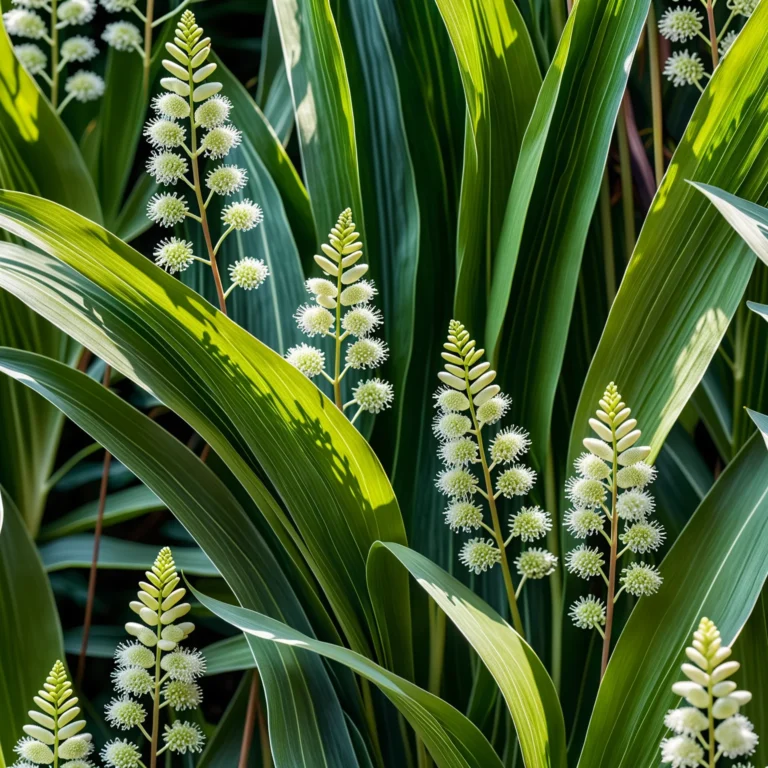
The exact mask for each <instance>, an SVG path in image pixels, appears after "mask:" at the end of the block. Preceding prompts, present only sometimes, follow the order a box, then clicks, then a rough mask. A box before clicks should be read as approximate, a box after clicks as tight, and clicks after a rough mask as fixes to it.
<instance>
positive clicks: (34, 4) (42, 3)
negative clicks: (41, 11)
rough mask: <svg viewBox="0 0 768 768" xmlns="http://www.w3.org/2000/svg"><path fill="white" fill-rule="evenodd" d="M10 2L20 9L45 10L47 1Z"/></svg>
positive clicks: (25, 0)
mask: <svg viewBox="0 0 768 768" xmlns="http://www.w3.org/2000/svg"><path fill="white" fill-rule="evenodd" d="M12 2H13V4H14V5H20V6H21V7H22V8H47V7H48V2H49V0H12Z"/></svg>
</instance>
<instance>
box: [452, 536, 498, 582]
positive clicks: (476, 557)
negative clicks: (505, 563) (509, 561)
mask: <svg viewBox="0 0 768 768" xmlns="http://www.w3.org/2000/svg"><path fill="white" fill-rule="evenodd" d="M459 560H460V561H461V562H462V563H463V564H464V565H466V566H467V568H469V570H470V571H472V572H473V573H475V574H480V573H484V572H485V571H487V570H488V569H489V568H493V566H494V565H496V563H498V562H500V561H501V553H500V552H499V550H498V549H497V547H496V546H495V545H494V543H493V541H492V540H491V539H487V540H486V539H470V540H469V541H467V542H466V543H465V544H464V546H463V547H462V548H461V551H460V552H459Z"/></svg>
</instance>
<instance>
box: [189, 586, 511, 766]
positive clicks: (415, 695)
mask: <svg viewBox="0 0 768 768" xmlns="http://www.w3.org/2000/svg"><path fill="white" fill-rule="evenodd" d="M191 590H192V592H193V594H194V595H195V597H197V599H198V600H199V601H200V602H201V603H202V604H203V606H205V607H206V608H208V609H209V610H210V611H212V612H213V613H215V614H216V615H217V616H218V617H219V618H220V619H223V620H224V621H226V622H227V623H229V624H231V625H232V626H234V627H237V628H238V629H240V630H242V631H243V632H245V633H246V634H247V635H249V636H251V637H253V638H258V640H256V641H255V642H256V643H265V642H266V643H276V644H279V645H289V646H290V647H292V648H303V649H306V650H308V651H311V652H313V653H316V654H319V655H321V656H323V657H325V658H327V659H330V660H331V661H336V662H338V663H340V664H343V665H345V666H347V667H349V668H350V669H352V670H353V671H354V672H356V673H357V674H358V675H360V676H362V677H364V678H365V679H366V680H370V681H371V682H372V683H374V685H376V686H377V687H378V688H379V689H380V690H381V692H382V693H383V694H384V695H385V696H386V697H387V698H388V699H389V700H390V701H391V702H392V703H393V704H394V705H395V706H396V707H397V708H398V709H399V710H400V712H401V713H402V714H403V716H404V717H405V718H406V719H407V720H408V722H409V723H410V724H411V726H412V727H413V728H414V730H415V731H416V733H417V734H418V735H419V737H420V738H421V739H422V740H423V741H424V743H425V745H426V746H427V749H428V750H429V752H430V754H431V755H432V758H433V759H434V760H435V762H436V763H437V765H438V766H444V767H445V768H460V767H461V766H476V768H492V767H493V766H497V767H498V768H501V765H502V763H501V761H500V760H499V758H498V757H497V756H496V753H495V752H494V751H493V748H492V747H491V745H490V744H489V743H488V741H487V740H486V738H485V737H484V736H483V734H482V733H481V732H480V731H479V730H478V729H477V728H476V727H475V726H474V725H473V724H472V723H471V722H470V721H469V720H467V718H466V717H464V715H462V714H461V713H460V712H459V711H458V710H457V709H454V708H453V707H452V706H451V705H450V704H447V703H446V702H444V701H442V700H441V699H439V698H438V697H437V696H433V695H432V694H431V693H428V692H427V691H425V690H423V689H421V688H419V687H418V686H416V685H414V684H413V683H411V682H409V681H408V680H405V679H404V678H401V677H398V676H397V675H395V674H393V673H392V672H389V671H388V670H386V669H385V668H384V667H380V666H379V665H378V664H376V663H374V662H372V661H370V660H369V659H367V658H366V657H365V656H362V655H360V654H359V653H355V652H354V651H350V650H348V649H347V648H342V647H340V646H338V645H332V644H331V643H323V642H320V641H318V640H313V639H312V638H311V637H308V636H307V635H305V634H303V633H301V632H298V631H297V630H295V629H292V628H291V627H289V626H287V625H285V624H282V623H280V622H279V621H275V620H274V619H270V618H269V617H268V616H263V615H261V614H259V613H256V612H254V611H249V610H247V609H245V608H240V607H237V606H233V605H229V604H227V603H222V602H220V601H219V600H214V599H213V598H210V597H207V596H206V595H204V594H202V593H201V592H198V591H197V590H196V589H194V587H191Z"/></svg>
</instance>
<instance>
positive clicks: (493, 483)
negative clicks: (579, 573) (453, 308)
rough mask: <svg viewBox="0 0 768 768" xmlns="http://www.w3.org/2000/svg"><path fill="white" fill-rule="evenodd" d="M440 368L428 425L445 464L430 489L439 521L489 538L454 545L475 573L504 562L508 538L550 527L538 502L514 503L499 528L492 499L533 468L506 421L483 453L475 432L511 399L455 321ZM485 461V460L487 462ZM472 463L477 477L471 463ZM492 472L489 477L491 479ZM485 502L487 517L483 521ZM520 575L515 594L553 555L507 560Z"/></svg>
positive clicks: (520, 488)
mask: <svg viewBox="0 0 768 768" xmlns="http://www.w3.org/2000/svg"><path fill="white" fill-rule="evenodd" d="M443 346H444V348H445V351H444V352H442V357H443V359H444V360H445V369H444V370H442V371H440V372H439V373H438V378H439V379H440V381H441V382H442V383H443V386H442V387H441V388H440V389H438V390H437V392H436V393H435V408H436V410H437V414H436V416H435V419H434V423H433V429H434V432H435V435H436V437H437V439H438V440H439V443H440V447H439V449H438V455H439V457H440V459H441V461H442V462H443V464H444V465H445V468H444V469H443V470H442V471H441V472H440V473H439V474H438V476H437V480H436V485H437V488H438V490H439V491H440V492H441V493H442V494H444V495H445V496H447V497H448V499H449V502H448V507H447V509H446V510H445V522H446V524H447V525H448V526H449V527H450V529H451V530H452V531H454V532H459V531H462V532H467V533H468V532H471V531H479V530H481V529H483V530H485V531H487V532H488V533H489V534H490V535H491V538H489V539H487V538H485V537H484V536H481V537H477V538H472V539H469V541H467V542H466V543H465V544H464V546H463V547H462V548H461V551H460V554H459V559H460V560H461V562H462V563H463V564H464V565H466V566H467V568H469V570H470V571H472V572H473V573H475V574H480V573H483V572H484V571H487V570H489V569H491V568H493V567H494V566H495V565H496V564H497V563H501V564H502V567H505V566H506V562H507V560H506V549H507V547H509V545H510V544H511V543H512V541H513V540H514V539H518V540H519V541H520V542H521V543H523V544H527V543H529V542H533V541H536V540H538V539H540V538H542V537H544V536H546V535H547V532H548V531H549V530H550V529H551V528H552V520H551V517H550V514H549V513H548V512H545V511H544V510H542V509H541V508H539V507H538V506H528V507H522V508H521V509H520V510H519V511H518V512H516V513H515V514H513V515H512V516H511V517H510V518H509V521H508V525H507V531H506V532H503V531H502V530H501V526H500V523H499V516H498V512H497V509H496V501H497V499H498V498H499V497H502V496H503V497H504V498H506V499H512V498H518V497H523V496H526V495H527V494H528V493H530V491H531V489H532V488H533V485H534V483H535V482H536V472H534V470H533V469H531V468H530V467H528V466H526V465H525V464H524V463H522V461H521V459H522V458H523V457H524V456H525V454H526V453H527V452H528V449H529V448H530V445H531V441H530V438H529V436H528V433H527V432H526V431H525V430H523V429H520V428H519V427H514V426H509V427H506V428H504V429H501V430H498V429H497V430H495V435H494V436H493V438H492V439H491V440H490V443H489V446H488V454H487V455H486V448H485V445H484V443H483V430H484V429H487V428H490V427H495V426H496V425H498V424H499V423H500V422H501V420H502V419H503V418H504V416H505V415H506V414H507V412H508V410H509V407H510V404H511V401H510V399H509V397H507V395H505V394H503V393H502V392H501V388H500V387H499V385H498V384H496V383H494V382H495V379H496V371H493V370H491V365H490V363H488V362H483V355H484V350H482V349H477V345H476V343H475V341H474V340H473V339H471V338H470V337H469V332H468V331H467V330H466V329H465V328H464V326H463V325H462V324H461V323H459V322H457V321H456V320H451V322H450V324H449V326H448V340H447V342H446V343H445V344H444V345H443ZM489 458H490V462H489ZM472 466H478V467H479V468H480V469H481V472H482V480H483V484H482V485H483V486H484V487H481V482H480V478H478V477H477V475H476V474H475V473H474V472H472V470H471V467H472ZM494 474H495V478H494ZM477 496H480V497H482V498H484V499H485V502H486V504H487V505H488V507H489V511H490V514H491V524H490V525H489V524H488V523H487V522H486V519H485V515H486V509H485V505H483V504H482V503H477V501H476V497H477ZM515 566H516V569H517V573H518V575H519V577H520V581H519V583H518V587H517V590H516V596H517V595H519V593H520V590H521V588H522V586H523V584H524V583H525V582H526V581H527V580H528V579H543V578H544V577H545V576H549V575H550V574H551V573H552V572H553V571H554V570H555V568H556V566H557V558H556V557H555V556H554V555H553V554H552V553H551V552H548V551H547V550H546V549H541V548H539V547H529V548H527V549H523V550H522V552H521V553H520V554H519V556H518V557H517V559H516V560H515Z"/></svg>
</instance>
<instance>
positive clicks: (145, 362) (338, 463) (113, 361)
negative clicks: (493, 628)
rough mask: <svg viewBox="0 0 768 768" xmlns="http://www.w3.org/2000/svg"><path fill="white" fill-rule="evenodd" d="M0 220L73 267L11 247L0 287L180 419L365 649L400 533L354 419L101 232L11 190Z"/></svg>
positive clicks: (0, 266) (3, 198)
mask: <svg viewBox="0 0 768 768" xmlns="http://www.w3.org/2000/svg"><path fill="white" fill-rule="evenodd" d="M0 225H2V226H4V227H6V228H8V229H9V230H11V231H13V232H14V233H16V234H18V235H20V236H23V237H25V238H28V239H29V241H30V242H32V243H34V244H36V245H38V246H39V247H40V248H42V249H43V250H45V251H46V252H50V253H51V254H53V255H54V256H55V257H56V258H58V259H60V260H61V261H63V262H64V263H65V264H68V265H69V266H70V267H72V269H64V268H63V267H62V266H61V265H57V264H56V263H55V262H52V261H51V258H50V257H47V256H44V255H35V254H32V253H30V252H28V251H26V252H25V253H24V254H23V256H21V255H20V254H19V253H18V251H16V250H12V249H3V250H2V257H0V285H2V287H6V288H8V289H11V290H12V291H13V292H16V291H18V292H19V293H21V294H24V298H25V300H26V301H27V302H29V303H31V304H33V305H34V308H35V310H36V311H39V312H41V313H42V314H44V315H48V313H49V312H50V311H51V310H53V311H54V312H55V316H56V322H58V323H59V324H60V325H61V326H62V327H63V328H64V330H66V331H67V332H69V333H70V334H71V335H73V336H74V337H75V338H77V339H78V340H87V344H88V346H89V347H90V348H92V349H93V351H94V353H95V354H97V355H98V356H99V357H100V358H101V359H102V360H105V361H106V362H108V363H109V364H110V365H112V367H113V368H114V369H115V370H117V371H121V372H122V373H124V374H125V375H126V376H128V378H130V379H132V380H133V381H135V382H136V383H138V384H140V385H141V386H143V387H144V388H145V389H147V390H148V391H150V392H151V393H152V394H153V395H154V396H155V397H157V398H158V400H160V401H161V402H163V403H165V404H166V405H168V407H169V408H171V409H172V410H174V411H175V412H176V413H177V414H178V415H179V416H180V417H181V418H183V419H185V420H186V421H187V422H188V423H189V424H190V425H191V426H192V427H193V428H194V429H195V430H196V431H197V432H198V433H199V434H200V435H201V437H202V438H203V439H204V440H205V441H206V442H207V443H208V444H210V445H211V448H212V449H213V450H214V451H215V452H216V453H217V454H218V455H219V456H220V457H221V458H222V459H223V460H224V461H225V462H226V463H227V464H228V466H229V469H230V470H231V471H232V472H233V473H234V474H235V476H236V477H237V479H238V480H239V481H240V483H242V484H243V486H244V487H245V488H246V490H247V491H248V493H249V494H250V495H251V496H252V498H253V499H254V501H255V502H256V504H257V505H258V506H259V508H260V510H261V512H262V514H264V515H265V517H267V519H268V520H269V522H270V525H272V527H273V529H274V531H275V534H276V535H277V536H278V537H280V538H281V541H282V542H283V543H284V546H286V547H291V546H293V547H294V548H297V549H299V550H301V552H302V554H303V556H304V557H305V558H306V560H307V563H308V565H309V567H310V568H311V570H312V571H313V573H314V574H315V576H316V578H317V579H318V580H319V582H320V584H321V586H322V589H323V591H324V592H325V594H326V597H327V599H328V600H329V602H330V604H331V606H332V607H333V610H334V612H335V613H336V615H337V618H338V620H339V622H340V624H341V626H342V627H343V629H344V632H345V634H346V635H347V637H348V639H349V642H350V644H351V645H352V647H355V648H361V649H365V650H368V648H369V643H370V638H371V635H373V636H374V637H375V634H374V633H375V621H374V618H373V615H372V609H371V606H370V600H369V598H368V596H367V594H366V593H365V590H364V588H363V585H364V583H365V557H366V556H367V552H368V549H369V548H370V545H371V544H372V543H373V542H374V541H376V540H378V539H385V540H391V541H395V542H403V541H404V539H405V535H404V530H403V523H402V518H401V517H400V513H399V510H398V507H397V502H396V500H395V498H394V494H393V492H392V488H391V486H390V485H389V481H388V480H387V477H386V475H385V474H384V472H383V470H382V468H381V465H380V464H379V462H378V460H377V459H376V457H375V455H374V454H373V452H372V451H371V449H370V446H369V445H368V444H367V443H366V442H365V440H364V439H363V438H362V437H361V436H360V434H359V433H358V432H357V430H355V429H354V427H352V426H351V425H350V424H349V422H348V420H347V419H346V417H344V416H343V415H342V414H341V413H340V412H339V411H338V409H336V408H335V407H334V406H333V405H332V403H331V402H330V401H329V400H327V399H326V398H325V397H324V396H323V395H321V394H320V392H319V390H318V389H317V388H316V387H315V386H314V384H312V383H311V382H310V381H308V380H307V379H306V377H304V376H303V375H302V374H300V373H299V372H298V371H297V370H296V369H295V368H294V367H293V366H291V365H289V364H288V363H286V362H285V361H284V360H283V359H282V358H280V357H279V356H278V355H276V354H275V353H274V352H272V351H271V350H269V349H268V348H267V347H265V346H264V345H263V344H261V343H260V342H259V341H258V340H256V339H255V338H254V337H252V336H251V335H250V334H248V333H247V332H246V331H244V330H243V329H242V328H240V327H238V326H237V325H235V324H234V323H233V322H232V321H231V320H229V319H228V318H227V317H225V316H223V315H222V314H221V313H220V312H218V310H216V309H215V308H214V307H212V306H211V305H210V304H208V302H206V301H205V300H204V299H202V298H201V297H200V296H198V295H197V294H195V293H194V292H192V291H190V290H189V289H188V288H187V287H186V286H184V285H182V284H181V283H179V281H177V280H175V279H174V278H172V277H171V276H169V275H167V274H165V273H164V272H163V271H162V270H160V269H158V268H157V267H156V266H154V265H153V264H152V263H151V262H150V261H149V260H148V259H146V258H144V257H143V256H142V255H141V254H139V253H137V252H136V251H134V250H133V249H131V248H130V247H129V246H127V245H125V243H122V242H121V241H119V240H118V239H117V238H115V237H114V236H111V235H110V234H109V233H107V232H105V231H104V230H103V229H101V228H99V227H97V226H96V225H93V224H92V223H90V222H88V221H86V220H85V219H82V218H81V217H78V216H76V215H75V214H73V213H71V212H70V211H66V210H65V209H63V208H60V207H59V206H55V205H53V204H51V203H48V202H47V201H43V200H39V199H37V198H33V197H30V196H27V195H20V194H16V193H0ZM21 273H26V275H24V276H22V274H21ZM86 296H87V300H85V301H84V297H86ZM86 307H87V309H86ZM97 308H98V309H97ZM117 339H119V343H117V342H116V340H117ZM257 466H260V467H261V468H262V469H263V471H264V472H265V474H266V476H267V477H268V479H269V480H270V482H271V483H272V484H273V486H274V487H275V489H276V491H277V493H278V494H279V495H280V497H281V498H282V501H283V502H284V504H285V506H286V507H287V509H288V510H289V512H290V515H291V520H289V519H288V517H287V516H286V515H285V513H284V512H283V511H282V509H281V508H280V507H278V506H277V505H275V504H274V502H273V500H272V497H271V495H269V494H268V493H267V492H266V489H265V487H264V485H263V484H262V483H261V481H260V480H259V479H258V477H257V476H256V475H255V474H254V470H255V468H256V467H257ZM286 532H287V533H286ZM299 537H300V538H299ZM403 579H404V577H403V576H398V575H397V574H393V582H392V587H393V589H394V590H398V589H403V590H406V591H407V587H406V586H405V583H406V582H405V581H404V580H403Z"/></svg>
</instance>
